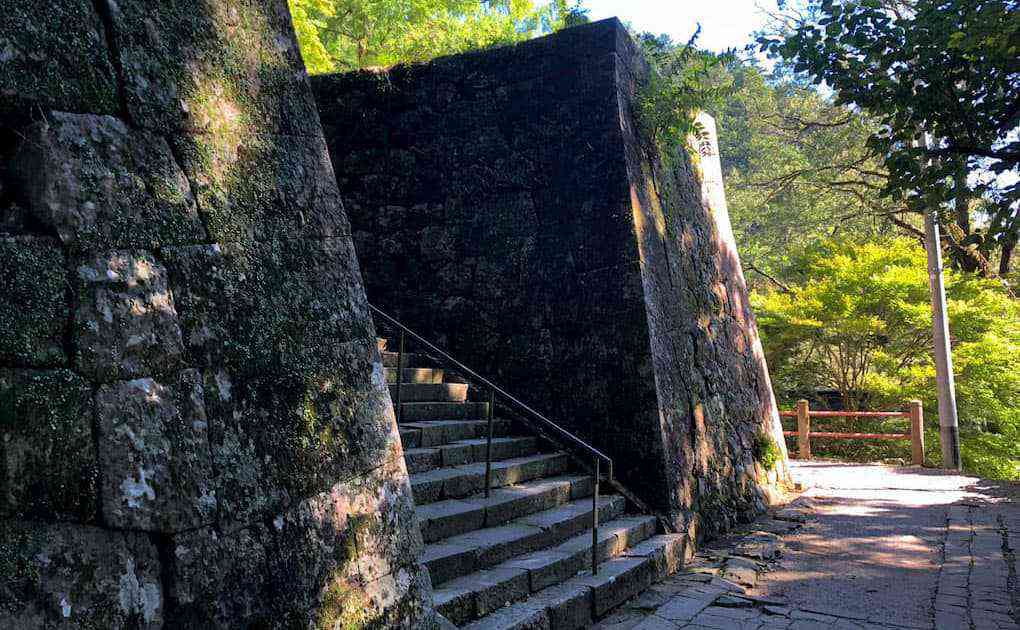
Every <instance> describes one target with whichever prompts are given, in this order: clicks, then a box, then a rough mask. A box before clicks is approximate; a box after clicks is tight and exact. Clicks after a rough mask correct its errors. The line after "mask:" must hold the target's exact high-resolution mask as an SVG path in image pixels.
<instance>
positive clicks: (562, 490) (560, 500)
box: [416, 476, 592, 543]
mask: <svg viewBox="0 0 1020 630" xmlns="http://www.w3.org/2000/svg"><path fill="white" fill-rule="evenodd" d="M591 491H592V480H591V477H589V476H563V477H552V478H546V479H540V480H538V481H531V482H528V483H524V484H521V485H518V486H508V487H506V488H498V489H496V490H493V491H492V493H491V495H490V496H489V498H488V499H486V498H485V496H484V495H481V494H479V495H477V496H473V497H469V498H467V499H463V500H460V499H449V500H446V501H437V502H435V503H430V504H428V505H423V506H420V507H418V508H417V510H416V515H417V517H418V527H419V529H420V530H421V535H422V538H423V539H424V540H425V542H426V543H432V542H436V541H438V540H442V539H444V538H449V537H451V536H457V535H460V534H464V533H467V532H472V531H475V530H477V529H482V528H483V527H496V526H497V525H502V524H504V523H506V522H507V521H511V520H513V519H517V518H522V517H524V516H528V515H531V514H535V513H536V512H541V511H543V510H548V509H550V508H554V507H557V506H559V505H563V504H565V503H568V502H569V501H572V500H577V499H582V498H584V497H586V496H591Z"/></svg>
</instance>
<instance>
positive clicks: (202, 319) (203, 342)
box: [163, 239, 372, 390]
mask: <svg viewBox="0 0 1020 630" xmlns="http://www.w3.org/2000/svg"><path fill="white" fill-rule="evenodd" d="M163 258H164V260H165V262H166V265H167V268H168V270H169V271H170V278H171V282H170V286H171V290H172V292H173V295H174V300H175V303H176V305H177V309H178V312H179V313H180V320H181V327H182V332H183V334H184V340H185V344H186V345H187V346H188V351H189V352H190V353H191V357H192V358H191V363H192V364H197V365H225V366H226V367H228V368H229V369H230V370H231V371H233V372H234V373H247V374H266V373H279V372H287V373H293V374H300V373H313V374H314V373H329V372H335V373H337V374H339V375H340V376H341V378H340V379H339V382H341V383H344V384H345V385H346V386H349V387H353V388H354V389H355V390H360V389H362V388H367V387H368V384H369V381H370V377H371V365H370V356H369V346H370V345H371V343H372V342H371V337H372V333H371V331H370V316H369V314H368V306H367V302H366V301H365V297H364V293H362V291H361V290H360V287H358V285H357V275H356V273H355V270H356V268H357V266H356V265H357V263H356V261H355V258H354V248H353V245H352V243H351V242H350V240H349V239H326V240H323V241H313V240H304V239H296V240H287V241H275V242H269V243H231V244H224V245H215V246H201V247H182V248H167V249H165V250H164V251H163Z"/></svg>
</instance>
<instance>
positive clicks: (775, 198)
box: [712, 61, 903, 287]
mask: <svg viewBox="0 0 1020 630" xmlns="http://www.w3.org/2000/svg"><path fill="white" fill-rule="evenodd" d="M781 70H782V69H781V68H780V69H778V70H777V71H776V72H773V73H772V74H766V73H765V72H763V71H762V70H761V69H760V68H759V67H758V66H757V65H755V64H754V63H753V62H746V61H733V62H731V63H728V64H726V65H725V66H723V67H722V68H721V69H720V70H719V72H721V73H723V74H725V75H727V76H728V77H729V79H728V80H729V81H731V82H732V84H733V86H734V89H733V90H732V93H731V94H729V95H727V97H726V98H725V99H724V102H723V103H722V106H721V107H718V108H717V109H716V110H714V111H713V112H712V113H713V114H714V115H715V117H716V120H717V122H718V124H719V136H720V154H721V156H722V163H723V169H724V172H725V181H726V194H727V201H728V204H729V207H730V214H731V216H732V219H733V226H734V231H735V234H736V237H737V242H738V246H739V247H740V253H741V260H742V261H743V263H744V267H745V269H746V270H748V271H749V272H753V274H754V275H750V274H749V279H750V281H751V282H752V285H756V284H758V283H759V282H761V281H763V280H767V281H769V282H772V283H773V284H775V286H779V287H781V286H782V284H783V279H782V278H781V277H780V276H781V274H782V272H783V270H785V269H788V268H789V266H788V265H787V264H786V263H787V262H788V260H787V259H788V252H790V251H791V250H792V249H793V248H795V247H797V246H798V245H801V244H803V243H805V242H811V241H814V240H819V239H824V238H829V237H836V236H852V237H864V236H873V235H876V234H878V233H880V232H881V231H882V230H883V229H887V228H886V226H887V223H888V222H889V220H890V218H892V219H893V220H896V217H895V215H896V214H897V213H898V212H900V211H902V210H903V207H902V204H901V203H899V202H896V201H895V200H892V199H889V198H887V197H882V196H881V195H880V194H879V193H880V191H881V188H882V185H883V181H884V176H885V173H884V168H883V167H882V164H881V161H880V160H878V159H877V158H876V157H875V155H874V153H873V152H872V151H871V150H870V149H868V148H867V146H866V142H867V139H868V137H869V136H870V135H871V133H872V132H873V131H874V128H875V125H874V122H873V121H872V120H870V119H869V118H867V117H866V116H863V115H861V114H860V112H855V111H852V110H849V109H847V108H846V107H843V106H839V105H835V104H833V103H831V102H829V101H828V100H826V99H825V98H823V97H822V96H821V95H820V94H819V93H818V92H817V91H816V90H815V89H814V87H813V86H811V85H807V84H804V83H803V82H798V81H796V80H795V78H793V77H791V76H790V75H789V74H788V73H784V72H782V71H781ZM720 80H723V79H720ZM793 280H797V278H793Z"/></svg>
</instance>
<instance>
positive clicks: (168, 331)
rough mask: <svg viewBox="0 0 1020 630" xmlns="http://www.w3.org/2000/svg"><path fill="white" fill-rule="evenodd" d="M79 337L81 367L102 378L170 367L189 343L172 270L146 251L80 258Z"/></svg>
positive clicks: (175, 365)
mask: <svg viewBox="0 0 1020 630" xmlns="http://www.w3.org/2000/svg"><path fill="white" fill-rule="evenodd" d="M74 276H75V278H74V279H75V286H76V290H77V298H78V299H77V305H78V308H77V310H76V311H75V316H74V341H75V346H76V351H77V352H76V362H77V366H78V369H79V370H80V371H81V372H82V373H83V374H86V375H88V376H89V377H90V378H92V379H94V380H97V381H110V380H114V379H128V378H135V377H140V376H147V375H151V374H156V373H164V372H170V371H173V370H175V369H179V368H181V367H182V366H183V358H184V344H183V342H182V340H181V329H180V326H179V325H178V321H177V310H176V308H175V307H174V302H173V297H172V296H171V295H170V290H169V288H168V286H167V272H166V269H165V268H164V267H163V265H162V264H160V262H159V261H158V260H157V259H156V257H155V256H154V255H153V254H152V253H150V252H147V251H145V250H114V251H107V252H102V253H99V254H94V255H91V256H88V257H86V258H82V259H80V260H79V261H78V263H77V265H76V267H75V269H74Z"/></svg>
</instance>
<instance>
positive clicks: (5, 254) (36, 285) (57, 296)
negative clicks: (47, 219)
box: [0, 237, 69, 367]
mask: <svg viewBox="0 0 1020 630" xmlns="http://www.w3.org/2000/svg"><path fill="white" fill-rule="evenodd" d="M67 297H68V296H67V279H66V272H65V263H64V253H63V251H62V250H61V249H60V246H59V244H58V243H57V242H56V241H55V240H53V239H48V238H31V237H20V238H6V239H0V365H2V364H5V363H6V364H8V365H25V366H32V367H57V366H63V365H66V364H67V362H68V357H67V356H66V355H65V354H64V350H63V335H64V327H65V325H66V323H67V319H68V314H69V306H68V299H67Z"/></svg>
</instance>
